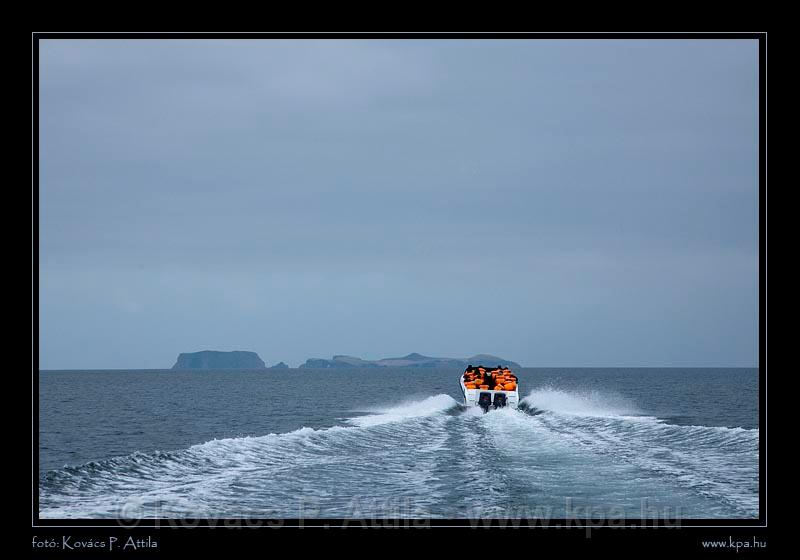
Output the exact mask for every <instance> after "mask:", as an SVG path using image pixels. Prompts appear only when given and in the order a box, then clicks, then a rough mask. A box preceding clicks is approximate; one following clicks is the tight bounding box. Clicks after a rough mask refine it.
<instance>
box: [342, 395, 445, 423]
mask: <svg viewBox="0 0 800 560" xmlns="http://www.w3.org/2000/svg"><path fill="white" fill-rule="evenodd" d="M455 406H458V403H457V402H456V401H455V399H454V398H453V397H451V396H450V395H445V394H439V395H435V396H432V397H428V398H426V399H422V400H415V401H408V402H405V403H402V404H399V405H395V406H392V407H388V408H383V409H377V410H374V411H372V412H374V413H373V414H369V415H366V416H356V417H354V418H348V419H347V422H348V423H350V424H353V425H356V426H362V427H366V426H378V425H380V424H388V423H389V422H401V421H403V420H408V419H411V418H419V417H422V416H432V415H434V414H440V413H443V412H446V411H448V410H450V409H452V408H453V407H455Z"/></svg>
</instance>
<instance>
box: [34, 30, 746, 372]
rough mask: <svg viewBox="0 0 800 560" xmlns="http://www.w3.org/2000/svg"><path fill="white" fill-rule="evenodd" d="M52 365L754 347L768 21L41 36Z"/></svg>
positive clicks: (702, 359)
mask: <svg viewBox="0 0 800 560" xmlns="http://www.w3.org/2000/svg"><path fill="white" fill-rule="evenodd" d="M39 131H40V138H39V146H40V187H39V208H40V213H39V216H40V222H39V233H40V240H39V286H40V288H39V294H40V325H39V329H40V354H39V355H40V367H42V368H43V369H51V368H56V369H60V368H168V367H171V366H172V364H173V363H174V361H175V358H176V356H177V355H178V353H179V352H189V351H197V350H203V349H218V350H252V351H256V352H258V353H259V354H260V355H261V357H262V358H263V359H264V360H265V361H266V362H267V363H268V364H272V363H275V362H277V361H280V360H283V361H285V362H287V363H289V364H290V365H291V366H293V367H294V366H297V365H298V364H299V363H301V362H303V361H305V359H306V358H309V357H330V356H331V355H333V354H353V355H358V356H361V357H364V358H370V359H375V358H382V357H389V356H398V355H404V354H407V353H409V352H421V353H423V354H428V355H440V356H448V357H460V356H468V355H472V354H475V353H492V354H497V355H500V356H503V357H506V358H508V359H512V360H515V361H517V362H520V363H522V364H524V365H528V366H756V365H757V364H758V151H757V150H758V45H757V42H756V41H754V40H752V41H749V40H739V41H723V40H698V41H682V40H680V41H679V40H664V41H648V40H627V41H613V40H602V41H600V40H594V41H567V40H552V41H544V40H528V41H513V40H508V41H495V40H492V41H489V40H474V41H462V40H427V41H414V40H394V41H388V40H387V41H368V40H362V41H351V40H328V41H305V40H301V41H289V40H281V41H276V40H262V41H223V40H217V41H189V40H186V41H178V40H173V41H145V40H139V41H121V40H104V41H85V40H44V41H42V42H41V43H40V128H39Z"/></svg>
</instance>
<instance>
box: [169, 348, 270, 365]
mask: <svg viewBox="0 0 800 560" xmlns="http://www.w3.org/2000/svg"><path fill="white" fill-rule="evenodd" d="M264 368H266V364H265V363H264V360H262V359H261V358H259V356H258V354H256V353H255V352H245V351H241V350H236V351H233V352H218V351H216V350H203V351H202V352H186V353H183V354H180V355H179V356H178V361H177V362H175V365H174V366H172V369H264Z"/></svg>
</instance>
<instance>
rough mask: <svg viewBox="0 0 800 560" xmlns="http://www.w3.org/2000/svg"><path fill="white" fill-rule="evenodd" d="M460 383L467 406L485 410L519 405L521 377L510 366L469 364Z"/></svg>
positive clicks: (460, 378) (459, 379)
mask: <svg viewBox="0 0 800 560" xmlns="http://www.w3.org/2000/svg"><path fill="white" fill-rule="evenodd" d="M458 384H459V385H460V386H461V392H462V393H463V394H464V405H465V406H479V407H481V408H482V409H483V411H484V412H489V410H490V409H493V408H503V407H506V406H508V407H511V408H517V407H518V406H519V379H518V378H517V376H516V375H515V374H514V373H513V372H512V371H511V370H510V369H509V368H503V367H500V366H498V367H496V368H487V367H484V366H472V365H469V366H467V369H466V370H465V371H464V373H462V374H461V375H460V376H459V378H458Z"/></svg>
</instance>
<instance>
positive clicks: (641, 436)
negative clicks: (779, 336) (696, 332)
mask: <svg viewBox="0 0 800 560" xmlns="http://www.w3.org/2000/svg"><path fill="white" fill-rule="evenodd" d="M516 373H518V375H519V379H520V391H521V395H525V400H524V402H525V403H526V404H527V405H529V406H530V407H532V411H528V412H523V411H519V410H510V409H505V410H497V411H491V412H489V413H488V414H483V413H482V412H481V411H480V410H479V409H474V408H472V409H465V408H464V407H462V406H460V405H459V403H460V402H461V401H462V398H461V392H460V389H459V387H458V384H457V383H458V376H459V374H460V371H458V370H438V369H406V368H397V369H395V368H391V369H389V368H387V369H378V370H376V369H352V370H351V369H329V370H312V369H291V370H260V371H169V370H164V371H162V370H137V371H119V370H117V371H42V372H40V374H39V460H40V464H39V469H40V478H39V507H40V517H42V518H117V517H125V518H154V517H160V518H175V517H192V518H220V517H221V518H298V517H305V518H343V517H344V518H373V519H380V518H428V517H433V518H462V517H465V518H466V517H468V518H478V517H505V518H508V517H512V518H517V517H539V518H548V517H549V518H565V517H567V518H574V517H577V518H586V517H589V518H593V519H600V518H606V519H623V518H624V519H639V518H643V517H644V518H656V517H661V518H663V517H669V518H673V517H676V516H680V517H682V518H684V519H687V518H695V519H696V518H703V519H707V518H724V519H730V518H755V517H757V516H758V453H759V433H758V370H757V369H556V368H548V369H521V370H517V372H516Z"/></svg>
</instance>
